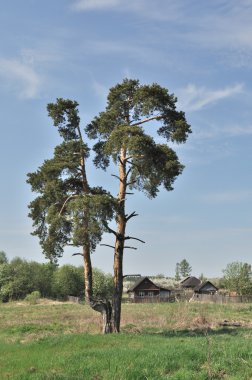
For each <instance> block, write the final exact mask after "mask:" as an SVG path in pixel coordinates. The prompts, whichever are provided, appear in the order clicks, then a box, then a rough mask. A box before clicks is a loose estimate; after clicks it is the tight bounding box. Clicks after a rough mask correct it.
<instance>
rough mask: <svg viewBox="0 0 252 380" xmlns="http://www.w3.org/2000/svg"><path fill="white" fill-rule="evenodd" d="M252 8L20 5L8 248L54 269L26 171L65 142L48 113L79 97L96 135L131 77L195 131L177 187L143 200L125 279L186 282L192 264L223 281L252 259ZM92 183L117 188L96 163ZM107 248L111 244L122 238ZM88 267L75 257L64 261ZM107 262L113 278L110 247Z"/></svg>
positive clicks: (2, 84) (7, 118) (6, 91)
mask: <svg viewBox="0 0 252 380" xmlns="http://www.w3.org/2000/svg"><path fill="white" fill-rule="evenodd" d="M251 19H252V1H251V0H239V1H236V0H212V1H211V2H209V1H199V0H190V1H187V0H176V1H175V0H156V1H151V0H127V2H126V1H124V0H53V1H52V0H44V1H36V0H25V1H20V0H10V1H8V2H4V3H3V4H2V6H1V13H0V32H1V36H2V37H1V41H0V46H1V49H0V99H1V112H0V125H1V139H0V153H1V160H0V170H1V178H2V180H1V186H0V215H1V220H0V250H4V251H5V252H6V253H7V255H8V257H9V258H12V257H14V256H20V257H24V258H26V259H28V260H36V261H42V260H43V255H42V253H41V249H40V246H39V244H38V240H37V238H36V237H33V236H31V235H30V232H31V231H32V222H31V220H29V218H28V217H27V214H28V209H27V205H28V204H29V202H30V201H31V200H32V197H33V196H34V195H33V194H32V193H31V191H30V188H29V186H28V185H27V184H26V174H27V173H28V172H32V171H35V170H36V169H37V168H38V166H39V165H41V164H42V162H43V160H44V159H46V158H50V157H51V156H52V153H53V148H54V146H55V145H56V144H58V143H59V141H60V140H59V138H58V136H57V131H56V130H55V128H53V127H52V124H51V121H50V120H49V118H48V117H47V112H46V105H47V103H49V102H52V101H55V99H56V98H57V97H63V98H64V97H65V98H70V99H74V100H77V101H78V102H79V104H80V115H81V117H82V125H83V127H84V126H85V125H86V124H87V123H88V122H89V121H90V120H91V119H92V118H93V117H94V116H95V115H96V114H98V113H99V112H100V111H102V110H103V109H104V107H105V105H106V95H107V93H108V90H109V88H110V87H112V86H114V85H115V84H116V83H118V82H120V81H122V80H123V78H125V77H128V78H134V79H135V78H138V79H139V80H140V82H141V83H153V82H157V83H159V84H160V85H161V86H163V87H166V88H168V89H169V91H170V92H171V93H175V94H176V96H177V97H178V108H180V109H182V110H184V111H185V112H186V117H187V120H188V122H189V123H190V124H191V126H192V130H193V134H192V135H191V136H190V138H189V140H188V142H187V143H186V144H185V145H183V146H178V147H175V149H176V151H177V153H178V155H179V157H180V159H181V161H182V163H183V164H184V165H185V166H186V167H185V170H184V172H183V174H182V175H181V176H180V177H179V178H178V179H177V181H176V182H175V187H174V191H173V192H169V193H167V192H164V191H162V190H161V191H160V193H159V196H158V197H157V198H156V199H155V200H152V201H150V200H148V199H147V198H146V197H145V196H144V195H143V194H136V195H135V196H134V197H131V198H129V200H128V211H129V212H131V211H134V210H135V211H136V212H137V213H139V217H138V218H135V219H134V220H133V221H132V222H131V224H130V225H129V229H128V232H129V233H130V234H132V235H135V236H138V237H139V238H141V239H143V240H145V241H146V244H144V245H142V244H140V243H139V244H137V247H138V250H137V251H127V252H126V254H125V260H124V272H125V273H141V274H145V275H149V274H157V273H164V274H165V275H170V276H172V275H174V272H175V264H176V262H178V261H181V260H182V259H183V258H186V259H187V260H188V261H189V263H190V264H191V266H192V268H193V274H194V275H200V274H201V273H204V275H205V276H208V277H213V276H220V275H221V274H222V269H224V268H225V266H226V265H227V264H228V263H230V262H232V261H237V260H238V261H243V262H248V263H250V264H252V259H251V240H252V234H251V232H252V227H251V215H252V207H251V200H252V179H251V162H252V149H251V143H252V121H251V120H252V107H251V100H252V84H251V71H252V23H251ZM88 170H89V176H90V182H91V183H93V184H95V183H96V184H97V183H100V184H101V185H103V186H104V187H108V188H109V189H111V190H112V191H114V194H116V193H117V183H116V181H114V179H113V178H112V177H111V176H110V175H106V174H104V173H100V172H99V173H97V172H95V170H94V169H93V168H92V165H91V161H90V162H89V167H88ZM103 242H104V243H112V242H113V240H112V238H111V237H110V236H109V235H106V236H104V239H103ZM66 262H68V263H74V264H76V265H79V264H81V260H79V258H76V257H75V258H72V256H71V251H69V250H66V253H65V255H64V258H63V259H61V260H60V263H61V264H63V263H66ZM93 263H94V265H95V266H97V267H99V268H101V269H103V270H104V271H105V272H111V271H112V265H113V252H112V250H110V249H109V248H106V247H98V248H97V252H96V253H95V254H94V255H93Z"/></svg>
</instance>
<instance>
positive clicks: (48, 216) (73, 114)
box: [27, 98, 115, 332]
mask: <svg viewBox="0 0 252 380" xmlns="http://www.w3.org/2000/svg"><path fill="white" fill-rule="evenodd" d="M47 110H48V114H49V116H50V117H51V118H52V120H53V123H54V126H55V127H56V128H57V129H58V132H59V134H60V136H61V137H62V139H63V142H62V143H61V144H60V145H58V146H56V147H55V151H54V156H53V158H52V159H47V160H45V161H44V163H43V164H42V166H41V167H39V169H38V170H37V171H36V172H34V173H29V174H28V180H27V182H28V183H29V184H30V185H31V188H32V191H33V192H36V193H38V194H39V195H38V196H37V197H36V198H35V199H34V200H33V201H32V202H31V203H30V205H29V208H30V214H29V216H30V217H31V218H32V219H33V222H34V223H33V225H34V228H35V229H34V232H33V235H37V236H38V237H39V239H40V244H41V247H42V249H43V253H44V255H45V256H46V257H47V258H48V259H50V261H51V262H57V260H58V258H59V257H61V256H62V255H63V252H64V248H65V247H66V246H68V245H71V246H74V247H80V248H81V252H77V253H75V255H81V256H83V259H84V277H85V299H86V302H87V303H88V304H89V305H90V306H91V307H92V308H93V309H94V310H97V311H99V312H101V313H102V315H103V320H104V332H110V331H111V304H110V302H109V301H108V300H101V301H97V300H95V299H94V297H93V285H92V281H93V278H92V263H91V253H92V252H94V251H95V248H96V246H97V244H98V243H99V242H100V241H101V237H102V233H103V231H104V223H105V224H106V222H107V221H108V220H110V219H112V217H113V205H114V203H115V202H114V199H113V197H112V196H111V195H110V194H109V193H108V192H106V191H105V190H104V189H102V188H101V187H91V186H90V185H89V183H88V179H87V175H86V160H87V158H88V156H89V148H88V146H87V144H85V143H84V141H83V137H82V133H81V130H80V118H79V115H78V103H77V102H75V101H71V100H64V99H61V98H59V99H57V101H56V103H50V104H48V107H47Z"/></svg>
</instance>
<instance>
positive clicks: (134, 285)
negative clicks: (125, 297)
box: [127, 277, 171, 293]
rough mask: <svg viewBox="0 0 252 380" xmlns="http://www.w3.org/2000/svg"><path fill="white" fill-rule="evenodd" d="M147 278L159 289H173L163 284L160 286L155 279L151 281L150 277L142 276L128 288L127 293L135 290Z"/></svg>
mask: <svg viewBox="0 0 252 380" xmlns="http://www.w3.org/2000/svg"><path fill="white" fill-rule="evenodd" d="M145 280H148V281H149V282H150V283H151V284H153V285H154V286H156V287H157V289H159V290H171V289H168V288H164V287H162V286H159V285H157V284H155V283H154V282H153V281H151V280H150V279H149V277H141V278H139V279H138V280H137V281H136V282H135V283H134V284H133V285H132V286H131V287H130V288H129V289H128V290H127V293H129V292H134V290H135V289H136V288H137V287H138V286H139V285H140V284H141V283H142V282H143V281H145Z"/></svg>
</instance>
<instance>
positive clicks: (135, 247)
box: [124, 245, 137, 250]
mask: <svg viewBox="0 0 252 380" xmlns="http://www.w3.org/2000/svg"><path fill="white" fill-rule="evenodd" d="M124 248H128V249H135V250H137V248H136V247H129V246H127V245H125V246H124Z"/></svg>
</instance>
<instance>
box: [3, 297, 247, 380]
mask: <svg viewBox="0 0 252 380" xmlns="http://www.w3.org/2000/svg"><path fill="white" fill-rule="evenodd" d="M220 306H221V307H220ZM251 311H252V307H251V305H202V304H159V305H124V306H123V319H122V334H119V335H108V336H103V335H100V334H99V330H100V319H99V315H98V314H96V313H93V312H92V310H89V309H88V308H87V307H86V306H82V305H71V304H57V305H47V304H44V305H25V304H22V303H21V304H18V303H13V304H6V305H0V379H1V380H2V379H3V380H5V379H15V380H26V379H27V380H28V379H34V380H35V379H37V380H42V379H43V380H47V379H48V380H49V379H50V380H51V379H55V380H63V379H64V380H86V379H87V380H89V379H90V380H101V379H102V380H113V379H115V380H127V379H128V380H134V379H135V380H141V379H156V380H159V379H171V380H175V379H176V380H179V379H184V380H191V379H192V380H193V379H195V380H201V379H202V380H207V379H230V380H234V379H236V380H243V379H244V380H245V379H246V380H249V379H252V329H250V326H251V325H252V323H251V322H252V313H251ZM224 319H228V320H229V321H239V322H240V323H242V325H243V327H240V328H231V327H228V328H222V327H220V326H219V322H220V321H223V320H224ZM90 324H91V327H90Z"/></svg>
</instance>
